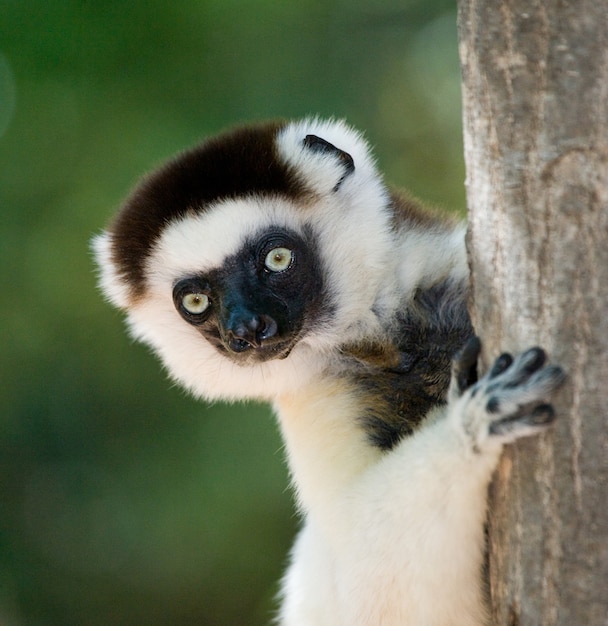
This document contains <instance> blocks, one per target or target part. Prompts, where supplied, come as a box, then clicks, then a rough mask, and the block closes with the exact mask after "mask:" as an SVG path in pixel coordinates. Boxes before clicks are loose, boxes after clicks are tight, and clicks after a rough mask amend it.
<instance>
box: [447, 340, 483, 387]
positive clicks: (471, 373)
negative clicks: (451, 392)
mask: <svg viewBox="0 0 608 626" xmlns="http://www.w3.org/2000/svg"><path fill="white" fill-rule="evenodd" d="M480 352H481V341H479V337H471V338H470V339H469V340H468V341H467V342H466V343H465V344H464V346H463V347H462V348H461V349H460V351H459V352H458V353H457V354H456V356H455V357H454V364H453V371H454V375H455V376H456V383H457V385H458V390H459V391H460V392H463V391H464V390H465V389H468V388H469V387H470V386H471V385H474V384H475V383H476V382H477V380H478V375H477V359H478V358H479V353H480Z"/></svg>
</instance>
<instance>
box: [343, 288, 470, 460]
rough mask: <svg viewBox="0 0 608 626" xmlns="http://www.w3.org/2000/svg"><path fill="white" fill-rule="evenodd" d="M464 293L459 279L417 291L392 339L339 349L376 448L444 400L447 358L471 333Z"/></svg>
mask: <svg viewBox="0 0 608 626" xmlns="http://www.w3.org/2000/svg"><path fill="white" fill-rule="evenodd" d="M467 291H468V290H467V288H466V284H465V283H464V282H462V283H455V282H453V281H444V282H442V283H439V284H437V285H434V286H433V287H430V288H429V289H425V290H420V291H418V292H417V293H416V294H415V296H414V298H413V299H412V301H411V302H410V303H409V306H408V307H407V309H406V310H405V311H403V312H402V313H401V314H400V315H399V318H398V323H397V325H396V327H397V331H396V332H395V334H394V336H393V337H392V339H390V340H387V342H386V343H385V344H373V345H369V346H367V347H366V346H364V345H357V346H354V347H351V346H345V347H344V349H343V352H344V353H345V354H348V355H349V356H350V357H351V358H352V359H354V360H355V363H356V365H355V367H354V368H353V374H352V376H353V378H354V382H355V387H356V388H357V389H358V390H359V392H360V393H361V401H362V404H363V406H364V407H365V409H364V418H363V427H364V428H365V430H366V432H367V435H368V437H369V439H370V441H371V442H372V443H373V444H374V445H376V446H378V447H379V448H382V449H383V450H388V449H391V448H392V447H393V446H395V445H396V444H397V443H398V442H399V441H400V440H401V439H402V438H403V437H405V436H407V435H409V434H411V433H412V432H413V431H414V429H415V428H416V427H417V426H418V425H419V424H420V422H421V421H422V420H423V419H424V417H425V416H426V415H427V413H428V412H429V411H430V410H431V409H432V408H433V407H435V406H437V405H440V404H443V403H445V401H446V394H447V390H448V386H449V383H450V372H451V363H452V358H453V357H454V355H455V354H456V352H457V351H458V350H459V349H460V348H461V347H462V346H463V345H464V343H465V342H466V341H467V339H469V337H471V336H472V335H473V329H472V326H471V322H470V319H469V315H468V312H467V307H466V300H467ZM366 349H367V351H368V353H367V354H366V352H365V351H366Z"/></svg>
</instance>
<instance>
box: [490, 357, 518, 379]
mask: <svg viewBox="0 0 608 626" xmlns="http://www.w3.org/2000/svg"><path fill="white" fill-rule="evenodd" d="M512 363H513V357H512V356H511V355H510V354H509V353H508V352H505V353H503V354H501V355H500V356H499V357H498V358H497V359H496V361H494V365H492V369H491V370H490V372H489V373H488V378H495V377H496V376H498V375H499V374H502V373H503V372H504V371H505V370H507V369H508V368H509V367H510V366H511V364H512Z"/></svg>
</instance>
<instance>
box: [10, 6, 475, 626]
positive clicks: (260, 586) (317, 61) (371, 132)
mask: <svg viewBox="0 0 608 626" xmlns="http://www.w3.org/2000/svg"><path fill="white" fill-rule="evenodd" d="M454 4H455V3H454V2H448V1H444V0H401V1H397V0H375V1H372V0H369V1H367V2H363V1H358V0H303V1H300V2H289V1H286V0H283V1H277V0H266V1H250V2H245V1H238V0H208V1H205V0H199V1H194V0H190V1H181V2H179V1H177V2H169V1H167V0H147V1H145V2H143V1H141V0H138V1H132V2H119V1H114V2H112V1H104V0H97V1H94V0H90V1H87V0H81V1H69V0H58V1H49V0H29V1H28V0H2V1H0V220H1V221H0V224H1V227H0V259H1V265H0V267H1V276H2V281H3V288H2V290H1V292H0V293H1V297H2V309H1V311H2V318H1V327H0V328H1V329H0V332H1V346H0V354H1V357H0V359H1V361H0V405H1V408H2V411H1V413H0V415H1V417H0V496H1V499H0V626H22V625H28V626H29V625H42V626H55V625H57V626H71V625H79V626H80V625H91V626H102V625H103V626H108V625H115V624H116V625H122V624H125V625H131V624H134V625H135V624H146V625H148V624H149V625H154V626H156V625H165V624H166V625H169V624H172V625H178V626H179V625H185V626H188V625H195V624H197V625H198V624H201V625H220V624H221V625H227V626H235V625H236V626H239V625H245V626H249V625H257V624H265V623H268V621H269V618H270V615H271V613H272V611H273V609H274V608H275V603H274V599H273V598H274V594H275V593H276V590H277V580H278V579H279V577H280V574H281V572H282V570H283V567H284V564H285V560H286V553H287V551H288V549H289V546H290V543H291V540H292V537H293V534H294V532H295V531H296V529H297V525H298V520H297V518H296V516H295V515H294V513H293V508H292V504H291V498H290V493H289V488H288V480H287V475H286V470H285V466H284V461H283V454H282V450H281V442H280V440H279V438H278V435H277V433H276V429H275V426H274V423H273V419H272V416H271V415H270V412H269V411H268V409H267V408H265V407H260V406H247V407H243V406H238V407H229V406H223V405H215V406H213V407H208V406H205V405H203V404H201V403H198V402H194V401H193V400H191V399H189V398H188V397H186V396H185V394H184V393H183V392H182V391H181V390H179V389H177V388H175V387H173V386H172V385H171V384H170V383H169V382H168V381H167V379H166V377H165V375H164V374H163V372H162V371H161V368H160V367H159V364H158V363H157V361H156V359H155V358H154V357H152V356H151V355H150V354H149V353H148V352H147V350H146V349H145V348H142V347H141V346H139V345H133V344H132V342H130V340H129V339H128V338H127V336H126V333H125V332H124V327H123V323H122V320H121V317H120V315H119V314H118V313H117V312H115V311H114V310H113V309H112V308H111V307H110V306H109V305H107V304H106V303H104V302H103V301H102V299H101V297H100V295H99V293H98V292H97V289H96V286H95V277H94V269H93V266H92V262H91V255H90V252H89V248H88V242H89V239H90V237H91V235H92V234H94V233H96V232H99V231H100V229H101V228H102V227H103V226H104V224H105V223H106V222H107V220H108V219H109V218H110V216H111V215H112V214H113V212H114V211H115V210H116V208H117V206H118V205H119V204H120V202H121V199H122V198H123V197H124V196H125V194H126V193H127V192H128V190H129V188H130V186H131V185H132V184H133V182H134V181H135V180H136V179H137V178H138V177H139V176H140V175H141V174H142V173H143V172H145V171H147V170H149V169H150V168H152V167H154V166H156V165H157V164H159V163H160V162H162V161H163V160H164V159H166V158H167V157H169V156H171V155H172V154H174V153H175V152H176V151H178V150H181V149H183V148H185V147H187V146H190V145H192V144H193V143H194V142H196V141H198V140H199V139H200V138H202V137H204V136H205V135H207V134H210V133H215V132H217V131H218V130H220V129H222V128H224V127H226V126H228V125H231V124H234V123H237V122H243V121H246V120H255V119H263V118H268V117H275V116H281V117H297V116H302V115H305V114H310V113H314V114H320V115H324V116H337V117H345V118H347V119H348V120H349V121H350V122H351V123H353V124H355V125H356V126H358V127H360V128H361V129H364V130H365V131H366V134H367V136H368V138H369V139H370V140H371V142H372V143H373V144H374V145H375V146H376V152H377V155H378V160H379V163H380V166H381V168H382V169H383V170H384V171H385V173H386V175H387V179H388V180H390V181H391V182H392V183H395V184H398V185H404V186H407V187H409V188H410V189H411V190H412V191H413V192H414V193H415V194H416V195H418V196H420V197H422V198H425V199H426V200H428V201H430V202H433V203H435V204H440V205H443V206H449V207H452V208H455V209H456V210H462V208H463V206H464V189H463V180H464V167H463V162H462V146H461V121H460V92H459V74H458V59H457V45H456V15H455V6H454Z"/></svg>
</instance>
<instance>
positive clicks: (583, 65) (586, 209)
mask: <svg viewBox="0 0 608 626" xmlns="http://www.w3.org/2000/svg"><path fill="white" fill-rule="evenodd" d="M459 40H460V44H459V46H460V58H461V66H462V74H463V102H464V136H465V159H466V167H467V197H468V205H469V220H470V229H469V242H468V243H469V254H470V260H471V261H470V262H471V270H472V279H473V288H474V303H473V311H472V313H473V317H474V323H475V327H476V330H477V332H478V334H479V335H480V336H481V338H482V340H483V342H484V359H485V362H486V363H487V362H488V361H489V359H490V358H491V357H492V356H496V355H497V354H498V353H499V352H501V351H504V350H509V351H517V350H521V349H523V348H525V347H528V346H529V345H533V344H540V345H542V346H543V347H545V348H546V349H547V350H548V351H549V353H550V355H551V357H552V359H553V360H555V361H557V362H559V363H561V364H562V365H563V366H564V368H565V369H566V370H567V372H568V374H569V381H568V384H567V385H566V387H565V388H564V390H563V391H562V392H560V394H559V396H558V398H557V399H556V402H555V407H556V409H557V413H558V420H557V421H556V424H555V426H554V428H553V429H552V430H551V431H550V432H549V433H548V434H546V435H543V436H542V437H539V438H536V439H530V440H525V441H522V442H520V443H518V444H516V445H514V446H511V447H510V448H509V449H508V450H507V451H506V452H505V454H504V456H503V459H502V462H501V464H500V467H499V469H498V472H497V474H496V476H495V480H494V482H493V484H492V487H491V490H490V496H491V513H490V522H489V533H490V546H489V565H490V567H489V569H490V590H491V603H492V614H493V623H494V624H497V625H509V626H516V625H519V626H539V625H543V626H545V625H547V626H548V625H554V624H559V625H563V626H566V625H568V626H573V625H574V626H595V625H598V626H599V625H602V626H606V625H607V624H608V8H607V6H606V3H605V2H603V1H598V0H579V1H578V2H564V1H563V0H562V1H557V0H541V1H539V0H532V1H531V0H507V1H506V2H496V1H495V0H460V2H459Z"/></svg>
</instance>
